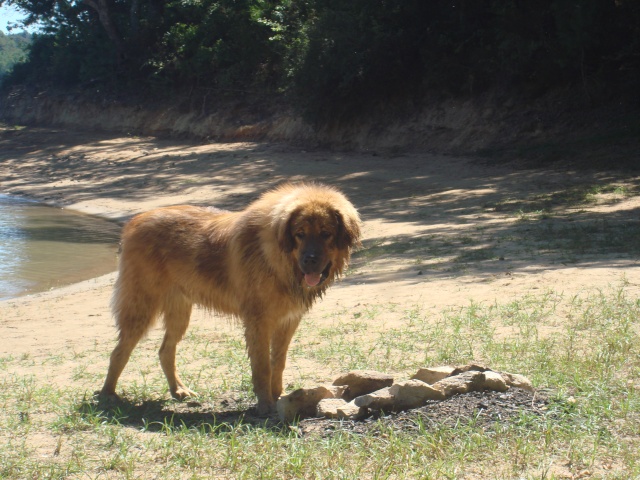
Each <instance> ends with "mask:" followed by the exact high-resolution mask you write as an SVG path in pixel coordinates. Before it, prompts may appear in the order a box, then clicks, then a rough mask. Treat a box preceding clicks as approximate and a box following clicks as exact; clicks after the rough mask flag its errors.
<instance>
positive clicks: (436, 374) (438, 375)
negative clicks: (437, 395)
mask: <svg viewBox="0 0 640 480" xmlns="http://www.w3.org/2000/svg"><path fill="white" fill-rule="evenodd" d="M453 371H454V367H449V366H445V367H433V368H421V369H420V370H418V373H416V374H415V375H414V376H413V377H411V379H412V380H420V381H423V382H425V383H428V384H429V385H432V384H434V383H436V382H437V381H438V380H442V379H443V378H447V377H448V376H449V375H451V373H453Z"/></svg>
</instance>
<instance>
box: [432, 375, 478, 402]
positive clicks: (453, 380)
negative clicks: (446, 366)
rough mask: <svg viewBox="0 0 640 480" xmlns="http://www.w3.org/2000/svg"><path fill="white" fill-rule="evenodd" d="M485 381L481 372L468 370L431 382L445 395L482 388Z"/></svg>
mask: <svg viewBox="0 0 640 480" xmlns="http://www.w3.org/2000/svg"><path fill="white" fill-rule="evenodd" d="M484 382H485V376H484V373H483V372H478V371H468V372H464V373H461V374H459V375H455V376H453V377H447V378H443V379H442V380H439V381H437V382H436V383H434V384H433V387H434V388H436V389H439V390H442V391H443V392H444V394H445V396H446V397H451V396H452V395H456V394H459V393H468V392H475V391H478V390H482V385H483V384H484Z"/></svg>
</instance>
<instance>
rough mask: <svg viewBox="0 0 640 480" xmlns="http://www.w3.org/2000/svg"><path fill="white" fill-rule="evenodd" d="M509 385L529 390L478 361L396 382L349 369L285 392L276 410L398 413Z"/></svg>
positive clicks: (353, 415)
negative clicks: (327, 381)
mask: <svg viewBox="0 0 640 480" xmlns="http://www.w3.org/2000/svg"><path fill="white" fill-rule="evenodd" d="M511 387H516V388H522V389H524V390H529V391H533V386H532V384H531V381H529V379H528V378H526V377H524V376H522V375H519V374H516V373H507V372H498V371H494V370H491V369H490V368H488V367H485V366H483V365H478V364H470V365H464V366H461V367H452V366H445V367H435V368H421V369H420V370H418V372H417V373H416V374H415V375H413V376H412V377H411V378H410V379H408V380H403V381H399V382H396V381H395V380H394V378H393V376H392V375H388V374H386V373H381V372H376V371H372V370H354V371H352V372H349V373H347V374H346V375H342V376H341V377H339V378H337V379H336V380H335V381H334V382H333V384H332V385H319V386H315V387H309V388H300V389H298V390H295V391H294V392H291V393H290V394H289V395H284V396H282V397H280V399H279V400H278V403H277V408H278V415H279V416H280V419H281V420H282V421H283V422H292V421H294V420H296V419H302V418H310V417H325V418H340V419H350V420H355V419H360V418H364V417H366V416H367V415H369V414H370V413H371V411H372V410H374V411H375V410H381V411H384V412H397V411H401V410H409V409H412V408H419V407H422V406H424V405H425V404H426V403H427V402H428V401H429V400H445V399H447V398H449V397H451V396H453V395H457V394H460V393H467V392H474V391H483V390H493V391H498V392H505V391H507V390H508V389H509V388H511Z"/></svg>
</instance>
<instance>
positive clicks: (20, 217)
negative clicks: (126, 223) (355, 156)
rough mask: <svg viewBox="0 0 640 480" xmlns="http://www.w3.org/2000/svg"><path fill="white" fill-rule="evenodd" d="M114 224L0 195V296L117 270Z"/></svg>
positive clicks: (116, 234) (32, 290)
mask: <svg viewBox="0 0 640 480" xmlns="http://www.w3.org/2000/svg"><path fill="white" fill-rule="evenodd" d="M119 234H120V226H119V225H117V224H116V223H113V222H109V221H107V220H104V219H101V218H98V217H93V216H90V215H83V214H80V213H77V212H72V211H70V210H64V209H61V208H55V207H50V206H47V205H43V204H41V203H37V202H33V201H29V200H25V199H21V198H16V197H10V196H7V195H1V194H0V300H4V299H7V298H12V297H17V296H19V295H24V294H26V293H33V292H39V291H44V290H48V289H51V288H55V287H60V286H62V285H68V284H71V283H75V282H79V281H82V280H87V279H89V278H93V277H97V276H99V275H104V274H106V273H109V272H111V271H114V270H115V269H116V268H117V264H116V254H117V250H118V238H119Z"/></svg>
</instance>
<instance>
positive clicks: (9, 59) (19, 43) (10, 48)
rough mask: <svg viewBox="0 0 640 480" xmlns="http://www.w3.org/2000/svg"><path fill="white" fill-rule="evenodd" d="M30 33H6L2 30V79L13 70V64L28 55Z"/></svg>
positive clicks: (0, 37) (0, 53) (0, 33)
mask: <svg viewBox="0 0 640 480" xmlns="http://www.w3.org/2000/svg"><path fill="white" fill-rule="evenodd" d="M29 42H30V36H29V34H28V33H18V34H12V35H5V34H4V33H2V32H0V79H2V77H3V76H5V75H6V74H7V73H8V72H10V71H11V69H12V68H13V66H14V65H15V64H16V63H18V62H20V61H22V60H24V59H25V57H26V49H27V45H28V44H29Z"/></svg>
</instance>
